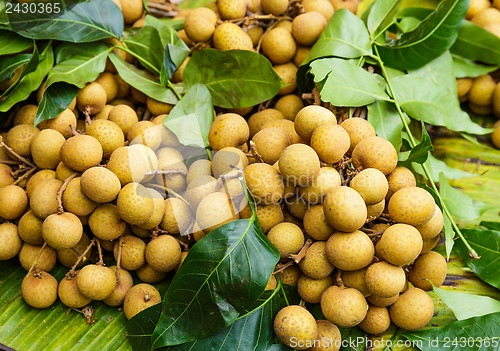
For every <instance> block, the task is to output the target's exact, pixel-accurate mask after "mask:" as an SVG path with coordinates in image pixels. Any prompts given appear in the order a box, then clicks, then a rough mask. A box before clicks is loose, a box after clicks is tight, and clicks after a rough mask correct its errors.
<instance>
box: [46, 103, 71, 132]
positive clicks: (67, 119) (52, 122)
mask: <svg viewBox="0 0 500 351" xmlns="http://www.w3.org/2000/svg"><path fill="white" fill-rule="evenodd" d="M47 126H48V128H50V129H53V130H55V131H58V132H59V133H61V134H62V136H63V137H65V138H66V139H67V138H70V137H72V136H73V132H72V130H71V128H73V129H76V128H77V121H76V116H75V114H74V113H73V111H71V110H70V109H66V110H64V111H63V112H61V113H60V114H59V115H58V116H57V117H56V118H52V119H49V120H48V121H47Z"/></svg>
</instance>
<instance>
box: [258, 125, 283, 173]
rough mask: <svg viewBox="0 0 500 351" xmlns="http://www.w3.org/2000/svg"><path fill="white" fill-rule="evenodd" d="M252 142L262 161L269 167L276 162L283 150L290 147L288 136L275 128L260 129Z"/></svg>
mask: <svg viewBox="0 0 500 351" xmlns="http://www.w3.org/2000/svg"><path fill="white" fill-rule="evenodd" d="M252 142H254V143H255V147H256V149H257V152H258V153H259V155H260V156H261V157H262V159H263V161H264V162H265V163H268V164H271V165H272V164H274V163H275V162H276V161H278V159H279V158H280V155H281V153H282V152H283V150H285V148H286V147H287V146H289V145H290V141H289V138H288V135H287V134H286V133H285V132H284V131H283V130H281V129H279V128H275V127H270V128H264V129H262V130H261V131H259V132H258V133H257V134H255V135H254V136H253V138H252Z"/></svg>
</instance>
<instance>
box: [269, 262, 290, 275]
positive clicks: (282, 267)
mask: <svg viewBox="0 0 500 351" xmlns="http://www.w3.org/2000/svg"><path fill="white" fill-rule="evenodd" d="M293 264H294V262H293V260H290V261H288V262H286V263H278V264H277V265H276V268H277V269H276V270H275V271H274V272H273V275H276V274H279V273H281V272H283V271H284V270H285V269H287V268H288V267H290V266H293Z"/></svg>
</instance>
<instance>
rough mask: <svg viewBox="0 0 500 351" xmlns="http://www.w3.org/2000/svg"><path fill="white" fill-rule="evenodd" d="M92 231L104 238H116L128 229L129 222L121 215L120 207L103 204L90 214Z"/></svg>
mask: <svg viewBox="0 0 500 351" xmlns="http://www.w3.org/2000/svg"><path fill="white" fill-rule="evenodd" d="M89 227H90V230H92V233H93V234H94V235H95V236H96V237H98V238H99V239H102V240H115V239H117V238H119V237H120V236H121V235H122V234H123V233H124V232H125V230H126V228H127V223H126V222H125V221H124V220H123V219H122V218H121V217H120V214H119V212H118V207H116V205H113V204H101V205H99V206H97V207H96V209H95V210H94V211H93V212H92V213H91V214H90V216H89Z"/></svg>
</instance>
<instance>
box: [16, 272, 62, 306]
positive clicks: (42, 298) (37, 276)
mask: <svg viewBox="0 0 500 351" xmlns="http://www.w3.org/2000/svg"><path fill="white" fill-rule="evenodd" d="M21 296H22V297H23V299H24V301H25V302H26V303H27V304H28V305H30V306H31V307H35V308H47V307H49V306H50V305H52V304H53V303H54V302H55V301H56V300H57V280H56V278H54V277H53V276H52V275H50V274H49V273H47V272H44V271H41V272H36V271H34V272H32V273H30V274H28V275H27V276H25V277H24V279H23V282H22V283H21Z"/></svg>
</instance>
